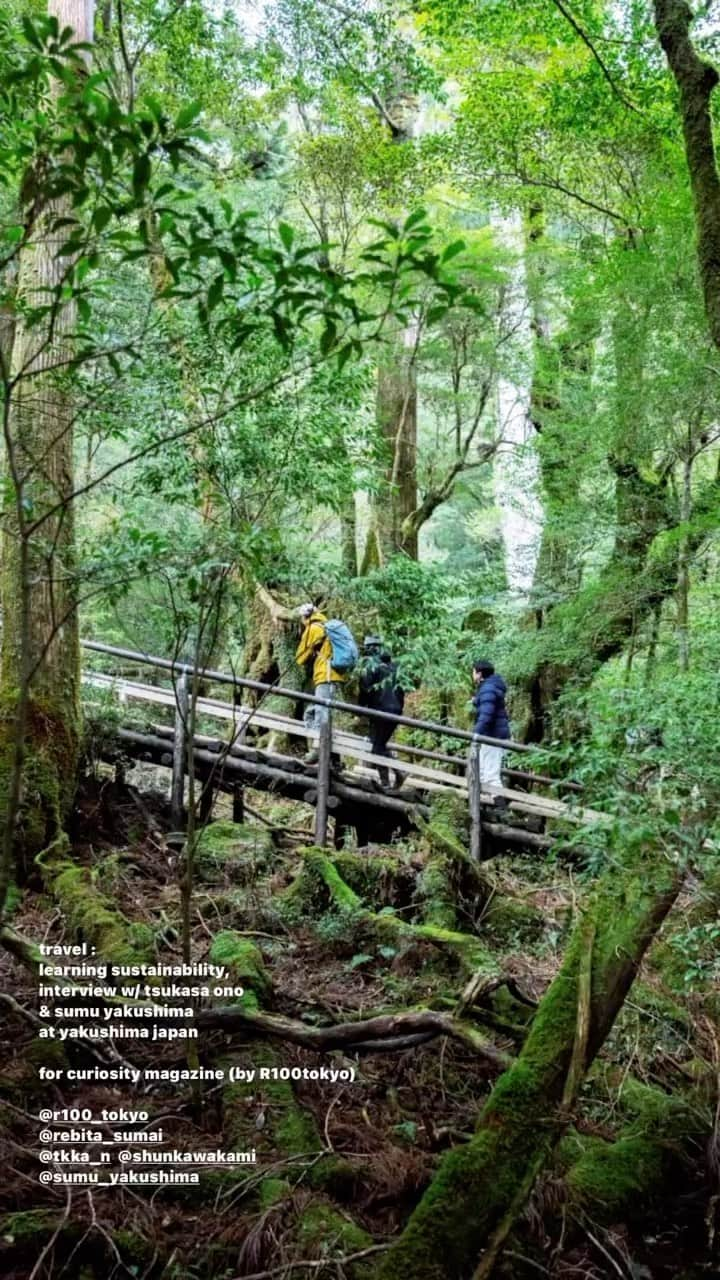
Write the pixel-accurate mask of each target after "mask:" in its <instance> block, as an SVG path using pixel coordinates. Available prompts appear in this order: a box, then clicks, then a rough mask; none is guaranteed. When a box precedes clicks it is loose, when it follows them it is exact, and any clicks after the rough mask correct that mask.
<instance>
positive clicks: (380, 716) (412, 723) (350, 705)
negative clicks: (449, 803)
mask: <svg viewBox="0 0 720 1280" xmlns="http://www.w3.org/2000/svg"><path fill="white" fill-rule="evenodd" d="M80 643H81V644H82V646H83V648H84V649H89V650H90V651H91V652H93V653H105V654H108V655H109V656H110V657H115V658H123V659H125V660H126V661H129V662H138V663H140V664H142V665H144V666H147V667H157V668H158V669H159V670H161V671H169V672H171V673H172V675H173V676H179V675H182V674H183V672H185V673H186V674H188V675H195V676H197V677H198V678H199V679H201V680H211V681H212V682H213V683H214V684H229V685H232V686H233V688H239V689H252V690H254V691H255V692H256V693H272V694H273V695H274V696H276V697H278V698H289V699H291V700H292V701H293V702H306V703H309V704H310V705H313V706H318V707H331V708H332V709H333V711H347V712H349V713H350V714H352V715H359V716H366V717H367V718H368V719H370V720H385V721H392V723H393V724H399V725H404V726H405V727H406V728H409V729H422V730H423V732H425V733H434V734H437V735H438V736H439V737H444V738H458V739H459V740H460V741H462V742H471V743H472V742H475V743H481V744H482V743H484V744H485V745H486V746H490V747H502V748H503V750H505V751H526V752H535V751H539V750H540V748H539V747H537V746H535V745H534V744H532V743H527V742H514V741H513V740H512V739H510V738H509V739H507V740H505V739H503V738H490V737H488V736H487V735H486V734H482V733H471V732H470V731H469V730H468V729H457V728H455V726H454V725H446V724H437V723H436V722H435V721H434V720H417V719H415V717H414V716H402V715H394V714H393V713H392V712H390V711H376V710H375V708H374V707H361V706H358V705H357V704H356V703H354V702H341V701H339V700H332V701H331V700H329V699H327V698H316V697H315V695H314V694H312V693H303V692H301V691H300V690H299V689H286V688H284V687H283V686H282V685H279V684H266V683H265V682H264V681H262V680H250V679H249V678H248V677H247V676H236V675H232V674H230V673H228V672H227V671H213V670H212V669H211V668H209V667H196V666H195V665H194V664H193V663H189V662H180V661H178V660H173V659H171V658H158V657H156V656H154V655H152V654H149V653H137V652H136V651H135V650H133V649H122V648H119V647H116V646H115V645H111V644H104V643H103V642H101V641H99V640H81V642H80Z"/></svg>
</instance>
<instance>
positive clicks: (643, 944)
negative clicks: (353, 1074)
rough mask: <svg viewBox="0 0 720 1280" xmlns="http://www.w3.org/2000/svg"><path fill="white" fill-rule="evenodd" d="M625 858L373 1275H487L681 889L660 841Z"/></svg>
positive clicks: (448, 1279)
mask: <svg viewBox="0 0 720 1280" xmlns="http://www.w3.org/2000/svg"><path fill="white" fill-rule="evenodd" d="M626 861H627V863H628V870H626V871H624V872H616V871H613V872H612V873H609V874H608V876H607V877H606V879H605V881H604V883H603V884H602V885H601V887H600V889H599V891H598V892H597V894H596V896H595V899H594V901H593V902H592V904H591V905H590V906H589V908H588V911H587V913H586V915H585V917H584V919H583V920H582V922H581V923H580V924H579V925H578V927H577V928H576V930H575V932H574V934H573V936H572V938H571V941H570V944H569V947H568V951H567V954H566V957H565V960H564V963H563V965H562V968H561V970H560V972H559V974H558V976H557V977H556V979H555V981H554V982H553V983H552V985H551V986H550V988H549V990H548V992H547V994H546V995H545V997H544V999H543V1000H542V1002H541V1004H540V1006H539V1008H538V1011H537V1013H536V1015H535V1018H534V1021H533V1024H532V1027H531V1030H530V1033H529V1035H528V1038H527V1040H526V1042H525V1044H524V1046H523V1049H522V1051H521V1053H520V1055H519V1056H518V1058H517V1060H516V1061H515V1063H514V1064H513V1066H512V1067H511V1068H510V1069H509V1070H508V1071H506V1072H505V1074H504V1075H503V1076H501V1078H500V1080H499V1081H498V1082H497V1084H496V1085H495V1088H494V1089H493V1090H492V1093H491V1094H490V1097H489V1099H488V1101H487V1103H486V1104H485V1107H484V1108H483V1110H482V1112H481V1115H480V1118H479V1121H478V1125H477V1129H476V1132H475V1134H474V1136H473V1138H472V1139H471V1141H470V1142H469V1143H468V1144H467V1145H466V1146H462V1147H456V1148H455V1149H454V1150H453V1151H451V1152H450V1153H449V1154H448V1155H447V1156H446V1157H445V1159H444V1160H443V1162H442V1164H441V1165H440V1168H439V1170H438V1173H437V1174H436V1176H435V1178H434V1180H433V1182H432V1184H431V1186H430V1188H429V1189H428V1191H427V1192H426V1194H425V1195H424V1197H423V1199H422V1200H421V1202H420V1204H419V1205H418V1207H417V1209H416V1210H415V1212H414V1213H413V1215H412V1217H411V1218H410V1221H409V1223H408V1225H407V1226H406V1228H405V1231H404V1232H403V1234H402V1235H401V1236H400V1238H399V1240H398V1241H397V1243H396V1244H395V1245H394V1246H393V1247H392V1248H391V1249H390V1251H389V1253H388V1254H387V1255H386V1256H385V1258H384V1259H383V1260H382V1262H381V1263H380V1265H379V1267H378V1268H377V1272H376V1276H377V1280H405V1277H407V1276H412V1277H413V1280H468V1277H469V1276H471V1275H473V1277H474V1280H475V1277H477V1280H480V1277H484V1276H488V1275H490V1274H491V1270H492V1264H493V1262H494V1259H495V1258H496V1257H497V1256H498V1254H499V1251H500V1249H501V1248H502V1244H503V1241H504V1240H505V1238H506V1236H507V1234H508V1232H509V1230H510V1228H511V1226H512V1223H513V1221H514V1219H515V1217H516V1215H517V1213H518V1212H519V1211H520V1209H521V1208H522V1206H523V1204H524V1203H525V1200H526V1198H527V1196H528V1195H529V1193H530V1191H531V1189H532V1186H533V1183H534V1181H535V1178H536V1176H537V1174H538V1173H539V1171H540V1170H541V1169H542V1167H543V1166H544V1164H545V1163H546V1162H547V1160H548V1158H549V1156H550V1154H551V1152H552V1150H553V1148H554V1146H555V1144H556V1142H557V1141H558V1139H559V1137H560V1136H561V1134H562V1132H563V1130H564V1128H565V1126H566V1124H567V1122H568V1119H569V1115H570V1111H571V1108H572V1107H573V1105H574V1103H575V1101H576V1098H577V1094H578V1090H579V1088H580V1085H581V1083H582V1080H583V1078H584V1075H585V1073H586V1071H587V1069H588V1067H589V1066H590V1064H591V1062H592V1061H593V1059H594V1057H595V1055H596V1054H597V1052H598V1050H599V1049H600V1046H601V1045H602V1043H603V1041H604V1040H605V1038H606V1036H607V1035H608V1032H609V1031H610V1029H611V1027H612V1025H613V1023H614V1021H615V1018H616V1017H617V1014H618V1012H619V1011H620V1009H621V1007H622V1004H623V1001H624V1000H625V997H626V995H627V993H628V990H629V988H630V986H631V984H632V981H633V979H634V977H635V974H636V972H637V969H638V966H639V964H640V961H641V960H642V957H643V955H644V953H645V951H646V950H647V948H648V946H649V945H650V943H651V942H652V940H653V938H654V937H655V935H656V933H657V931H658V929H659V928H660V925H661V924H662V922H663V920H664V919H665V916H666V915H667V913H668V911H669V910H670V908H671V906H672V904H673V902H674V901H675V898H676V897H677V894H678V892H679V889H680V885H681V882H682V875H681V872H680V871H679V870H678V868H677V866H675V865H673V864H672V863H670V862H669V861H668V860H667V859H666V857H665V856H664V854H663V852H662V851H661V850H659V849H658V848H648V849H646V850H643V851H640V850H635V851H632V852H631V854H630V856H629V857H628V858H627V859H626ZM478 1263H479V1265H478ZM476 1266H477V1270H476V1271H473V1268H475V1267H476Z"/></svg>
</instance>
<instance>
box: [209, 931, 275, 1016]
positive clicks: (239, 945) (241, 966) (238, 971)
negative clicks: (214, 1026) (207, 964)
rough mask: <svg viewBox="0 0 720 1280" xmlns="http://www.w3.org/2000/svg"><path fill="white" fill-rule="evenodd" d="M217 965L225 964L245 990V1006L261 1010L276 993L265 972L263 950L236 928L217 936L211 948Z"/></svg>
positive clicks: (212, 956)
mask: <svg viewBox="0 0 720 1280" xmlns="http://www.w3.org/2000/svg"><path fill="white" fill-rule="evenodd" d="M210 959H211V961H212V963H213V964H222V965H224V966H225V968H226V969H227V970H228V972H229V974H230V976H231V977H232V978H233V979H237V980H239V981H240V982H241V983H242V985H243V986H244V987H245V995H244V996H243V997H242V999H241V1003H245V1005H246V1007H247V1008H254V1009H257V1007H258V1004H259V1002H260V1001H261V1000H262V999H266V998H267V997H268V996H270V994H271V993H272V983H271V981H270V978H269V977H268V974H267V972H266V969H265V964H264V961H263V958H262V953H261V951H260V948H259V947H257V946H256V945H255V943H254V942H251V940H250V939H249V938H243V937H241V936H240V934H238V933H235V931H234V930H233V929H223V930H222V931H221V932H220V933H216V934H215V937H214V938H213V943H212V946H211V948H210Z"/></svg>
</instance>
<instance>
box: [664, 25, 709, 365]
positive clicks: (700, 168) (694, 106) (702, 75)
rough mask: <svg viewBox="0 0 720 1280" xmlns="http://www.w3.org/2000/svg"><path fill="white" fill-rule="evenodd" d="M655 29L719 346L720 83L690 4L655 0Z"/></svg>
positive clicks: (702, 278)
mask: <svg viewBox="0 0 720 1280" xmlns="http://www.w3.org/2000/svg"><path fill="white" fill-rule="evenodd" d="M654 10H655V27H656V30H657V33H658V38H659V40H660V43H661V45H662V47H663V50H664V52H665V56H666V58H667V60H668V63H669V64H670V69H671V71H672V73H673V76H674V77H675V82H676V84H677V86H678V89H679V91H680V118H681V120H682V128H683V138H684V142H685V157H686V160H687V166H688V171H689V174H690V185H691V187H692V194H693V203H694V205H695V223H696V226H697V255H698V265H699V268H700V280H701V283H702V288H703V294H704V298H705V311H706V314H707V318H708V325H709V327H710V336H711V337H712V340H713V342H714V343H715V346H716V347H720V174H718V166H717V157H716V155H715V141H714V138H713V119H712V106H711V99H712V93H713V90H714V88H715V86H716V85H717V83H718V72H717V70H716V69H715V67H714V66H712V65H711V64H710V63H709V62H706V61H705V60H704V59H703V58H701V57H700V56H699V55H698V54H697V52H696V50H695V47H694V45H693V43H692V40H691V39H690V26H691V24H692V22H693V12H692V10H691V8H690V6H689V5H688V4H687V3H686V0H655V2H654Z"/></svg>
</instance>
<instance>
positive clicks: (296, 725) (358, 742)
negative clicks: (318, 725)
mask: <svg viewBox="0 0 720 1280" xmlns="http://www.w3.org/2000/svg"><path fill="white" fill-rule="evenodd" d="M82 679H83V683H85V684H86V685H88V686H90V687H92V688H97V689H105V690H107V691H108V692H111V693H114V694H116V695H117V697H118V700H119V701H120V703H121V704H122V703H127V702H129V701H137V702H142V703H149V704H151V705H156V706H164V707H167V708H169V709H172V710H173V711H175V709H176V700H175V693H174V690H172V689H161V688H158V686H157V685H150V684H144V683H141V682H140V681H135V680H126V679H124V678H119V677H116V676H111V675H103V674H100V673H97V672H83V675H82ZM196 713H197V715H198V716H207V717H210V718H215V719H219V720H223V721H226V722H229V731H228V733H227V737H225V738H224V739H223V741H224V742H227V743H229V744H232V745H233V748H234V750H236V751H237V750H242V748H243V738H244V736H245V734H246V733H247V730H248V729H249V728H251V727H253V728H260V729H268V730H270V731H271V732H272V733H275V734H279V735H282V736H288V737H294V738H301V739H305V740H307V739H312V738H314V737H315V734H314V733H313V731H312V730H310V729H308V728H307V726H306V725H305V723H304V722H303V721H302V720H295V719H293V718H292V717H290V716H284V715H282V714H281V713H279V712H275V711H270V710H267V709H264V708H263V707H262V706H259V707H251V706H248V705H245V704H235V703H231V702H224V701H222V700H221V699H218V698H198V699H197V704H196ZM196 738H197V741H198V743H200V742H201V741H203V739H202V735H196ZM205 741H207V739H205ZM248 750H250V749H249V748H248ZM252 750H253V751H256V750H257V748H252ZM333 750H335V751H337V753H338V754H339V755H340V756H341V757H343V758H346V759H350V760H352V761H354V762H355V765H354V767H353V768H352V769H350V770H348V771H346V772H345V774H344V777H345V778H346V779H347V781H348V782H349V783H352V780H353V778H355V779H367V778H368V777H371V778H376V777H377V768H378V767H381V768H388V765H389V767H390V768H391V769H392V771H393V773H395V774H399V775H402V776H403V778H404V780H405V781H406V782H408V783H409V784H411V785H414V786H415V787H417V788H418V789H419V790H424V791H428V792H436V793H442V792H446V793H448V792H456V793H457V794H458V795H462V796H464V797H467V793H468V787H467V781H466V778H465V776H464V773H463V774H456V773H450V772H449V771H448V770H446V769H441V768H431V767H430V766H429V765H421V764H418V763H417V762H416V761H414V760H413V761H405V760H399V759H397V758H393V759H392V760H391V761H390V762H388V759H387V757H386V756H376V755H373V754H372V752H371V750H370V748H369V745H368V741H367V739H366V738H363V737H361V736H360V735H359V734H353V733H350V732H348V731H347V730H345V729H340V728H338V727H337V726H336V725H335V724H334V725H333ZM260 754H262V753H261V752H260ZM272 754H273V756H274V758H275V759H279V758H282V757H279V756H278V754H277V753H275V752H273V753H272ZM287 759H288V760H292V761H293V762H295V760H296V757H287ZM368 766H375V768H369V767H368ZM493 794H494V795H500V796H502V797H503V798H504V799H505V800H507V802H508V806H509V808H510V810H512V811H515V812H517V813H524V814H527V815H532V816H535V817H541V818H545V819H549V820H554V821H564V822H569V823H572V824H574V825H578V824H579V825H583V826H584V825H588V824H594V823H605V822H608V821H609V820H610V819H609V817H608V815H607V814H604V813H600V812H598V811H597V810H595V809H590V808H588V807H587V806H585V805H579V804H567V803H565V802H564V801H562V800H556V799H554V798H551V797H549V796H539V795H536V794H533V793H532V792H529V791H517V790H514V789H513V788H510V787H502V788H501V789H500V790H499V791H498V792H495V793H493ZM493 794H491V793H489V792H481V801H482V802H483V803H484V804H487V805H491V804H492V802H493Z"/></svg>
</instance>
